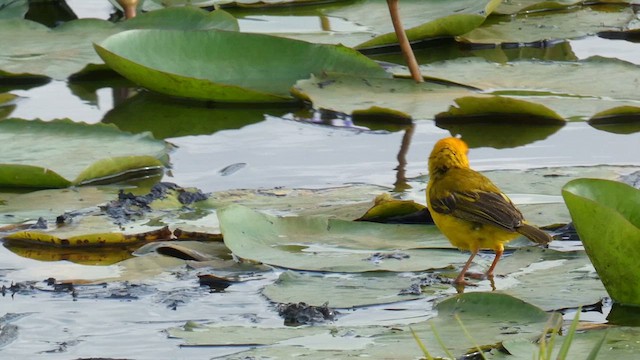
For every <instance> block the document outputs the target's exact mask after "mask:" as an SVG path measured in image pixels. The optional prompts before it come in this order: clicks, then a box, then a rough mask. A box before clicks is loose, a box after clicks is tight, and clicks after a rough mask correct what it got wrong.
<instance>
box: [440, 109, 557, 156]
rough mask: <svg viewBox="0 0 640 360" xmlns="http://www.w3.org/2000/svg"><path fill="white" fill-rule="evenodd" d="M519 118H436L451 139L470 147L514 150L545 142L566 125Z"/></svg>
mask: <svg viewBox="0 0 640 360" xmlns="http://www.w3.org/2000/svg"><path fill="white" fill-rule="evenodd" d="M521 120H531V119H530V118H527V119H518V116H517V115H511V114H510V115H508V118H503V119H500V118H498V117H495V116H493V117H487V116H485V117H474V118H471V117H468V118H465V119H460V118H452V119H447V118H440V119H436V126H438V127H439V128H442V129H446V130H449V132H450V133H451V135H452V136H458V135H460V136H462V138H463V139H464V141H465V142H466V143H467V145H469V147H470V148H478V147H492V148H495V149H505V148H514V147H519V146H524V145H527V144H531V143H533V142H536V141H540V140H544V139H546V138H548V137H549V136H551V135H553V134H554V133H556V132H557V131H558V130H560V129H561V128H562V127H563V126H564V124H557V123H556V124H545V123H541V124H532V123H528V124H522V123H520V122H521Z"/></svg>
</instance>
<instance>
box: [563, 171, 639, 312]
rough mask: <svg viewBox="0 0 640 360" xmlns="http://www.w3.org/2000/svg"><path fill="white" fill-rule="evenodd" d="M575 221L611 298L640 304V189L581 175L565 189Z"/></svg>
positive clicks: (564, 192) (568, 205)
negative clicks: (639, 205)
mask: <svg viewBox="0 0 640 360" xmlns="http://www.w3.org/2000/svg"><path fill="white" fill-rule="evenodd" d="M562 196H563V197H564V199H565V202H566V203H567V207H568V208H569V212H570V213H571V217H572V218H573V221H574V225H575V227H576V230H577V231H578V234H579V235H580V238H581V239H582V242H583V243H584V247H585V250H586V251H587V254H588V255H589V258H590V259H591V261H592V263H593V266H594V267H595V268H596V271H598V275H600V278H601V279H602V283H603V284H604V286H605V288H606V289H607V292H608V293H609V295H611V298H612V299H613V300H615V301H616V302H619V303H621V304H627V305H640V286H638V285H637V284H639V283H640V279H637V277H638V276H639V274H640V269H638V263H637V261H635V260H636V259H637V258H638V256H640V250H639V249H640V211H638V209H639V208H638V204H639V203H640V190H638V189H635V188H633V187H631V186H629V185H626V184H623V183H619V182H615V181H610V180H598V179H577V180H573V181H570V182H569V183H567V184H566V185H565V186H564V187H563V189H562Z"/></svg>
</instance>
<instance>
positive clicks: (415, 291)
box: [398, 274, 453, 295]
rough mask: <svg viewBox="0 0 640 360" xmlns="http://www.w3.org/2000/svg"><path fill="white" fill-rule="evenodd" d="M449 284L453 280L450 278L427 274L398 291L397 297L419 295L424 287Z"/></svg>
mask: <svg viewBox="0 0 640 360" xmlns="http://www.w3.org/2000/svg"><path fill="white" fill-rule="evenodd" d="M451 284H453V279H451V278H448V277H446V276H442V275H440V274H427V275H425V276H422V277H420V279H418V281H417V282H414V283H413V284H411V285H410V286H409V287H408V288H406V289H402V290H400V292H399V293H398V295H420V294H422V289H423V288H425V287H431V286H438V285H451Z"/></svg>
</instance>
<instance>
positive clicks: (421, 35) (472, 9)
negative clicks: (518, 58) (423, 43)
mask: <svg viewBox="0 0 640 360" xmlns="http://www.w3.org/2000/svg"><path fill="white" fill-rule="evenodd" d="M370 2H371V1H370ZM375 3H376V4H375V5H374V4H369V5H368V9H370V11H374V10H375V7H376V6H377V7H380V6H386V4H384V2H382V1H375ZM500 3H501V0H491V1H475V2H470V1H446V2H442V1H441V2H438V4H437V5H436V4H434V3H433V2H424V1H419V0H418V1H403V2H402V3H400V5H399V8H400V17H401V19H402V21H403V23H405V25H404V27H405V28H406V34H407V38H408V39H409V41H416V40H424V39H430V38H439V37H454V36H457V35H462V34H466V33H468V32H470V31H471V30H473V29H475V28H477V27H478V26H480V25H481V24H482V23H483V22H484V21H485V18H486V17H487V16H488V15H489V14H490V13H491V12H492V11H493V9H494V8H495V7H496V6H498V5H499V4H500ZM372 8H373V9H372ZM436 14H437V15H436ZM368 15H369V19H372V18H374V17H373V16H371V13H369V14H368ZM434 15H435V16H437V18H435V19H433V18H432V16H433V17H435V16H434ZM387 17H388V16H387ZM428 19H433V20H431V21H428ZM416 20H418V21H421V22H420V24H419V25H417V26H413V23H414V22H415V21H416ZM425 20H427V21H426V22H425ZM389 23H390V21H389ZM384 28H388V25H387V26H384V27H382V29H384ZM378 31H380V30H378ZM397 42H398V38H397V37H396V34H395V32H388V33H386V34H383V35H380V36H376V37H375V38H373V39H371V40H369V41H366V42H364V43H362V44H360V45H358V46H357V48H359V49H363V48H368V47H374V46H381V45H388V44H394V43H397Z"/></svg>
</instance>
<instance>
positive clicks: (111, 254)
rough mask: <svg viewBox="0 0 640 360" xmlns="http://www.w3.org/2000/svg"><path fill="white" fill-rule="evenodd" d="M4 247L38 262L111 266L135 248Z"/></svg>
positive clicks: (6, 244)
mask: <svg viewBox="0 0 640 360" xmlns="http://www.w3.org/2000/svg"><path fill="white" fill-rule="evenodd" d="M3 245H4V247H5V248H7V249H8V250H10V251H11V252H13V253H14V254H16V255H19V256H21V257H23V258H28V259H34V260H38V261H62V260H66V261H70V262H73V263H76V264H82V265H103V266H104V265H112V264H116V263H119V262H120V261H122V260H126V259H129V258H132V257H133V255H132V253H133V251H134V250H135V249H136V247H120V248H119V247H109V248H92V249H86V248H84V249H83V248H73V247H68V248H58V247H52V246H42V245H34V244H21V243H12V242H9V241H5V242H4V244H3Z"/></svg>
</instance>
